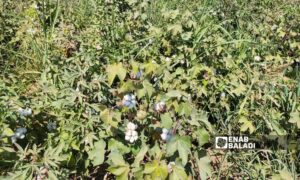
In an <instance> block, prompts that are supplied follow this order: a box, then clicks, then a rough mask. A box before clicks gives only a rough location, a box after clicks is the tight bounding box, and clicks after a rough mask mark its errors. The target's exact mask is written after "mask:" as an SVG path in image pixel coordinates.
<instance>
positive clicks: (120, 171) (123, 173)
mask: <svg viewBox="0 0 300 180" xmlns="http://www.w3.org/2000/svg"><path fill="white" fill-rule="evenodd" d="M107 170H108V171H109V172H111V173H112V174H113V175H115V176H116V179H117V180H127V179H128V174H129V171H130V168H129V166H128V165H127V164H126V165H120V166H118V165H114V166H110V167H109V168H108V169H107Z"/></svg>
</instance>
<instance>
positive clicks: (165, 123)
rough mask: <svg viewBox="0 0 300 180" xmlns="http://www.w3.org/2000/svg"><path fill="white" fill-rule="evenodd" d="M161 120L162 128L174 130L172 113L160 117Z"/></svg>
mask: <svg viewBox="0 0 300 180" xmlns="http://www.w3.org/2000/svg"><path fill="white" fill-rule="evenodd" d="M160 118H161V124H162V127H164V128H167V129H171V128H172V124H173V120H172V117H171V115H170V113H164V114H162V115H161V116H160Z"/></svg>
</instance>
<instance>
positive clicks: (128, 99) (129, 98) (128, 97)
mask: <svg viewBox="0 0 300 180" xmlns="http://www.w3.org/2000/svg"><path fill="white" fill-rule="evenodd" d="M123 99H124V100H125V101H130V100H131V96H130V95H129V94H127V95H125V96H124V98H123Z"/></svg>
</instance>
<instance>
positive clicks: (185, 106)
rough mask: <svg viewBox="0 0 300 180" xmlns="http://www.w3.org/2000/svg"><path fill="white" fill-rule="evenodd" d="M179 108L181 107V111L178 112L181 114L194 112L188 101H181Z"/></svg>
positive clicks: (187, 114)
mask: <svg viewBox="0 0 300 180" xmlns="http://www.w3.org/2000/svg"><path fill="white" fill-rule="evenodd" d="M179 109H180V112H178V113H179V115H186V116H189V115H191V113H192V107H191V106H190V104H189V103H188V102H184V103H180V105H179Z"/></svg>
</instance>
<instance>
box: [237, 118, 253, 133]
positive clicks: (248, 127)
mask: <svg viewBox="0 0 300 180" xmlns="http://www.w3.org/2000/svg"><path fill="white" fill-rule="evenodd" d="M239 123H242V126H241V131H242V132H245V131H247V130H249V132H250V134H252V133H253V132H254V130H255V127H254V126H253V124H252V122H251V121H249V120H248V119H247V118H246V117H244V116H242V117H241V118H240V120H239Z"/></svg>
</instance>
